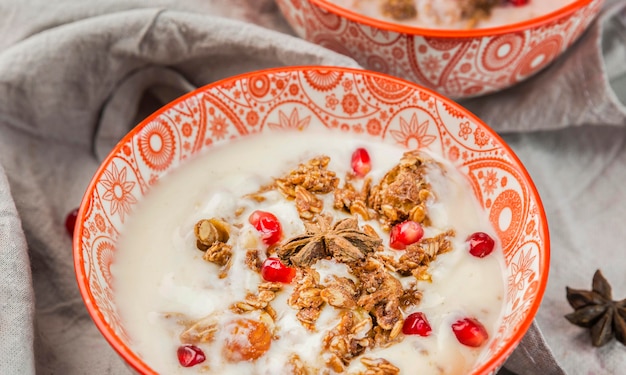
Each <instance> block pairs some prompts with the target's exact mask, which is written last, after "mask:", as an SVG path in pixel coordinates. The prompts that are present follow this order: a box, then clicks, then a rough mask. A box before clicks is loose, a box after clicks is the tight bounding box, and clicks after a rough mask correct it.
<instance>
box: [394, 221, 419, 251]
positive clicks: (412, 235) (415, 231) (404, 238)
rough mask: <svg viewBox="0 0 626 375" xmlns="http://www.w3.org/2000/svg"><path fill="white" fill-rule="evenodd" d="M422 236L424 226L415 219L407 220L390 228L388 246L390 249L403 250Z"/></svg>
mask: <svg viewBox="0 0 626 375" xmlns="http://www.w3.org/2000/svg"><path fill="white" fill-rule="evenodd" d="M423 236H424V228H422V226H421V225H420V223H418V222H416V221H411V220H407V221H404V222H402V223H400V224H397V225H396V226H394V227H393V228H391V234H390V235H389V246H390V247H391V248H392V249H396V250H404V249H406V247H407V246H409V245H411V244H413V243H416V242H417V241H419V240H421V239H422V237H423Z"/></svg>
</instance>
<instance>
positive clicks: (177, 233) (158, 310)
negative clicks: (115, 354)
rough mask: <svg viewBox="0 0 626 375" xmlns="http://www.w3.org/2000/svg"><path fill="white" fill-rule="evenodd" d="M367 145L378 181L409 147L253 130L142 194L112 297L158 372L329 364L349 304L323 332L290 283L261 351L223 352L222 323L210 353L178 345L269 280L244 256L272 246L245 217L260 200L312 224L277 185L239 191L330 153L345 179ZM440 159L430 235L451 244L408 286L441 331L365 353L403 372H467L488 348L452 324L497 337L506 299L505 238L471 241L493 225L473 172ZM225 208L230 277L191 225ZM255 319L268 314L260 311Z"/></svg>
mask: <svg viewBox="0 0 626 375" xmlns="http://www.w3.org/2000/svg"><path fill="white" fill-rule="evenodd" d="M359 147H363V148H365V149H367V150H368V151H369V154H370V155H371V159H372V170H371V172H370V173H369V174H368V176H369V177H371V178H372V180H373V181H374V182H376V181H378V180H380V179H381V178H382V177H383V176H384V175H385V173H386V172H387V171H388V170H390V169H391V168H393V167H394V166H395V165H397V164H398V161H399V160H400V159H401V158H402V155H403V153H404V152H405V151H406V150H405V149H402V148H399V147H396V146H393V145H389V144H383V143H381V142H378V141H371V140H367V139H361V138H358V137H355V136H354V135H351V136H348V135H343V134H341V133H333V134H332V136H329V134H328V133H326V132H322V131H320V132H319V133H314V132H307V134H304V135H303V134H301V133H298V132H295V133H270V134H262V135H254V136H248V137H244V138H243V139H240V140H236V141H233V142H231V143H229V144H228V146H227V147H220V146H216V147H215V148H213V149H212V150H210V152H208V153H205V154H203V155H199V156H198V157H196V158H194V159H192V160H190V161H188V162H187V163H186V164H185V165H183V166H182V167H180V168H179V169H177V170H176V171H173V172H172V173H170V174H169V175H167V176H165V177H164V178H163V179H161V180H160V181H159V183H158V184H156V186H154V187H153V188H152V189H151V191H150V192H149V193H148V194H147V195H146V196H145V197H143V198H142V200H141V201H140V202H139V203H138V204H137V206H136V207H135V209H134V212H133V213H132V214H131V216H130V217H129V218H128V221H127V224H126V225H125V227H124V229H123V232H122V234H121V235H120V238H119V242H118V249H117V251H116V255H115V257H116V259H115V261H114V263H113V265H112V267H111V272H112V274H113V277H114V285H113V286H114V291H115V304H116V306H117V307H118V310H119V313H120V316H121V318H122V322H123V325H124V327H125V329H126V331H127V333H128V335H129V337H130V339H131V341H132V342H131V347H132V348H133V349H134V350H135V351H136V352H137V353H138V355H139V356H140V357H141V358H143V359H144V360H145V361H146V363H147V364H148V365H149V366H150V367H151V368H153V369H154V370H155V371H157V372H158V373H163V374H188V373H194V372H199V373H215V374H242V373H246V374H277V373H285V371H287V370H285V369H286V368H288V367H286V366H287V365H286V364H287V360H288V359H289V358H290V357H292V356H293V355H297V357H299V358H300V359H301V360H302V362H304V363H306V364H307V365H308V366H310V367H311V368H313V369H315V371H316V372H317V371H320V372H324V371H328V372H327V373H334V372H333V371H331V370H327V368H326V366H325V364H324V352H323V339H324V336H325V334H326V333H327V331H329V330H331V329H333V327H335V326H336V325H337V323H338V322H339V320H340V312H339V311H338V309H336V308H334V307H332V306H325V307H324V308H323V309H322V312H321V315H320V317H319V318H318V319H317V321H316V324H315V330H314V331H311V330H310V329H307V328H306V327H304V326H303V325H302V324H301V322H300V321H299V320H298V318H297V316H296V313H297V311H296V310H294V309H293V308H291V307H290V306H289V305H288V303H287V300H288V298H289V296H290V295H291V292H292V291H293V285H290V284H285V286H284V289H283V290H282V291H280V292H277V293H276V298H275V299H274V300H273V301H272V302H271V306H272V308H273V309H274V310H275V312H276V319H275V321H274V323H273V324H274V332H275V335H274V337H273V339H272V342H271V346H270V348H269V350H268V351H267V352H266V353H265V354H264V355H262V356H261V357H260V358H258V359H256V360H254V361H239V362H235V363H233V362H229V361H225V360H224V358H223V356H222V355H221V353H222V352H223V351H222V346H223V345H224V344H223V343H224V340H227V337H225V335H227V333H225V332H222V331H221V330H219V329H218V331H217V332H216V334H215V339H214V340H213V341H212V342H210V343H200V344H198V346H199V347H200V348H201V349H202V350H203V351H204V352H205V353H206V361H204V362H203V363H201V364H199V365H197V366H194V367H190V368H183V367H182V366H181V365H180V364H179V362H178V360H177V356H176V350H177V348H178V347H179V346H180V345H181V342H180V340H179V335H180V334H181V331H182V328H181V326H180V324H179V322H180V320H181V319H183V320H201V319H204V318H206V317H210V318H211V319H213V320H214V321H215V322H216V324H217V326H218V327H220V326H221V325H224V324H227V322H228V321H231V320H232V319H233V318H234V317H236V316H237V315H240V314H236V313H234V312H232V311H231V309H229V307H230V306H232V305H233V304H235V303H237V302H239V301H242V300H244V299H245V298H246V295H248V294H250V293H254V292H256V291H257V287H258V285H259V283H261V282H263V280H262V278H261V277H260V275H259V274H258V273H257V272H254V271H252V270H251V269H250V268H249V267H248V266H247V265H246V262H245V255H246V251H245V249H247V248H251V247H257V248H263V244H262V243H261V242H260V241H259V238H258V233H257V231H256V230H255V229H254V228H253V226H252V225H251V224H250V223H248V221H247V220H246V219H247V218H248V216H249V214H250V213H251V212H252V211H254V210H264V211H268V212H272V213H273V214H274V215H276V217H277V218H278V219H279V220H280V223H281V225H282V230H283V232H284V237H283V238H289V237H292V236H295V235H299V234H301V233H302V232H303V231H304V227H303V224H302V220H301V219H300V218H299V215H298V211H297V210H296V208H295V207H294V204H293V202H292V201H289V200H286V199H285V198H284V197H282V196H281V195H280V193H279V192H277V191H268V192H266V193H264V194H265V199H264V200H263V201H257V200H253V199H245V198H242V197H244V196H246V195H248V194H251V193H255V192H257V191H259V189H260V188H261V187H262V186H266V185H268V184H270V183H272V181H273V179H274V178H279V177H281V176H284V175H285V174H287V173H289V172H290V171H291V170H293V169H295V168H296V167H297V166H298V164H300V163H304V162H306V161H307V160H309V159H311V158H313V157H316V156H319V155H327V156H329V157H330V163H329V165H328V169H329V170H332V171H335V172H336V175H337V177H339V178H340V179H341V182H340V183H339V185H340V186H341V185H342V184H343V180H344V176H346V174H347V173H349V172H350V170H351V167H350V160H351V155H352V152H353V151H354V150H355V149H357V148H359ZM429 155H431V156H432V157H434V158H435V159H436V160H437V161H438V162H440V163H441V165H442V166H443V172H441V173H437V172H435V173H431V174H429V175H428V177H427V178H428V181H429V183H430V184H431V186H432V191H433V192H435V194H436V198H437V199H436V200H435V201H433V202H431V203H430V204H429V206H428V212H429V217H430V220H431V225H429V226H427V227H425V228H424V230H425V234H424V237H429V236H433V235H436V234H437V233H441V232H444V231H446V230H449V229H453V230H454V231H455V232H456V235H455V236H454V237H453V238H452V239H451V242H452V250H451V251H450V252H447V253H445V254H441V255H439V256H438V257H437V258H436V260H435V261H433V262H432V263H431V264H430V266H429V273H430V275H431V278H432V281H417V280H415V278H414V277H412V276H408V277H402V278H400V282H401V283H402V284H403V285H405V286H406V285H409V284H410V283H416V285H417V288H418V289H419V290H420V291H421V292H422V298H421V302H420V303H419V304H418V305H417V306H414V307H411V308H410V309H409V310H408V311H403V313H404V314H409V313H411V312H413V311H420V312H423V313H424V314H426V315H427V316H428V319H429V322H430V325H431V326H432V333H431V334H430V335H429V336H427V337H422V336H415V335H404V336H403V337H402V340H401V341H400V342H399V343H396V344H394V345H391V346H388V347H375V348H373V349H371V350H368V351H366V352H365V353H364V354H363V355H362V356H363V357H369V358H385V359H386V360H388V361H389V362H391V363H392V364H393V365H394V366H396V367H398V368H399V369H400V373H402V374H421V375H428V374H466V373H468V372H469V371H471V369H472V368H473V366H474V364H475V363H476V361H478V360H479V358H480V356H481V353H482V349H484V348H485V347H487V346H488V344H489V343H486V344H485V345H483V346H482V347H481V348H470V347H467V346H464V345H461V344H460V343H459V342H458V341H457V339H456V337H455V336H454V333H453V332H452V330H451V328H450V326H451V324H452V323H454V322H455V321H456V320H457V319H460V318H463V317H467V316H471V317H474V318H476V319H478V320H479V321H480V322H482V323H483V325H484V326H485V327H486V329H487V331H488V332H489V333H490V336H491V335H493V333H494V330H495V329H496V327H497V326H498V325H499V322H500V319H501V313H502V306H503V304H504V302H503V298H504V293H505V292H504V290H505V287H504V285H505V281H504V279H503V268H504V259H503V255H502V251H501V249H500V247H499V245H497V246H496V250H495V251H494V252H493V253H492V254H490V255H489V256H487V257H485V258H476V257H473V256H471V255H470V254H469V253H468V251H467V244H466V242H465V239H466V238H467V237H468V236H469V235H470V234H472V233H474V232H478V231H481V232H487V233H489V234H491V235H492V236H493V237H494V238H495V235H493V233H494V231H493V229H492V228H491V225H490V223H489V221H488V218H487V214H486V213H485V212H484V211H483V210H482V208H481V207H480V206H479V204H478V202H477V201H476V199H475V197H474V196H473V192H472V189H471V187H470V186H469V183H468V182H467V181H466V179H465V178H464V177H463V176H462V175H461V174H460V173H459V172H458V171H457V170H456V169H455V167H454V166H452V165H451V164H448V163H447V162H446V161H444V160H443V159H439V158H438V157H437V156H436V155H435V154H429ZM332 199H333V198H332V193H331V194H327V196H325V197H323V200H324V211H325V212H330V213H333V215H336V217H337V218H345V217H348V216H349V215H348V214H345V213H339V212H334V211H333V204H332ZM211 217H219V218H221V219H222V220H224V221H225V222H228V223H231V224H233V223H234V224H235V225H233V226H231V228H232V232H231V236H230V240H229V243H231V244H232V245H233V256H232V263H231V266H230V269H229V270H228V273H227V277H224V278H220V277H219V273H220V272H219V271H220V267H218V266H217V265H216V264H213V263H210V262H207V261H205V260H203V259H202V256H203V253H202V251H200V250H198V249H197V248H196V239H195V237H194V225H195V223H196V222H198V221H199V220H201V219H206V218H211ZM359 223H360V224H364V223H367V224H370V225H371V226H372V227H373V228H374V229H376V231H377V232H378V233H379V235H380V237H381V239H382V242H383V245H384V246H385V250H384V251H385V252H388V253H389V254H390V255H391V256H398V254H399V253H401V252H399V251H396V250H391V249H389V247H388V245H389V234H388V233H387V232H385V231H384V230H383V229H382V228H381V226H380V225H379V224H378V223H377V222H376V221H375V220H371V222H366V221H364V220H362V219H361V220H360V221H359ZM313 268H314V269H315V270H317V272H318V273H319V275H320V279H321V280H327V279H328V278H330V277H331V275H340V276H348V277H350V275H349V272H347V271H346V267H345V265H344V264H341V263H337V262H334V261H332V260H320V261H318V262H317V263H316V264H315V265H314V266H313ZM245 317H246V318H250V319H261V317H260V315H259V312H258V311H253V312H250V313H247V314H245ZM364 370H365V367H364V365H363V364H362V363H361V362H360V361H359V358H356V359H354V360H352V361H351V362H350V363H349V365H348V366H347V367H346V371H345V372H344V373H347V374H358V373H360V372H362V371H364Z"/></svg>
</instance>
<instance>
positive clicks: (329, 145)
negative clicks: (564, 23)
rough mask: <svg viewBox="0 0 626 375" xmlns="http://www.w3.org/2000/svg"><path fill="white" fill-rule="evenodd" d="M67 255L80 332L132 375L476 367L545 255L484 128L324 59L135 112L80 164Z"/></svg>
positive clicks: (526, 204) (540, 284) (498, 354)
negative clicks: (82, 185)
mask: <svg viewBox="0 0 626 375" xmlns="http://www.w3.org/2000/svg"><path fill="white" fill-rule="evenodd" d="M268 160H269V161H268ZM318 188H319V189H320V190H317V189H318ZM483 232H486V233H483ZM74 246H75V260H76V272H77V279H78V282H79V286H80V289H81V293H82V295H83V297H84V298H85V302H86V305H87V307H88V310H89V312H90V313H91V315H92V317H93V319H94V321H95V323H96V325H97V326H98V327H99V329H100V330H101V331H102V333H103V334H104V336H105V337H106V338H107V340H109V342H110V343H111V345H112V346H113V347H114V348H115V349H116V350H117V351H118V352H119V353H120V354H121V355H122V357H123V358H124V359H125V360H127V361H128V363H129V364H130V365H131V366H132V367H133V368H135V369H136V370H138V371H139V372H141V373H145V374H152V373H155V372H165V373H176V372H177V371H180V373H185V372H189V371H193V370H200V371H205V372H209V373H226V372H227V371H229V370H231V371H233V372H241V371H243V372H248V371H252V368H254V367H255V366H257V368H265V369H274V370H275V371H281V370H282V369H284V368H291V369H293V371H294V372H295V373H298V372H297V371H298V369H302V368H303V367H308V368H310V369H313V370H312V371H314V372H316V371H318V370H319V371H323V370H325V369H327V368H328V369H330V371H334V372H339V371H346V373H359V371H361V372H365V371H367V370H368V369H370V370H375V369H378V370H380V369H387V370H389V371H396V369H398V370H399V369H400V368H403V369H406V368H407V366H416V365H417V364H420V363H421V364H422V365H420V371H422V372H421V373H424V372H425V373H428V372H427V371H429V370H428V366H429V363H433V364H434V366H435V367H436V368H438V369H441V368H444V369H445V371H446V372H447V373H455V371H456V373H471V374H487V373H490V372H492V371H495V370H496V369H497V368H498V367H499V366H500V365H501V364H502V363H503V362H504V360H505V359H506V358H507V356H508V355H509V354H510V353H511V352H512V350H513V349H514V348H515V346H516V345H517V343H518V342H519V341H520V340H521V338H522V336H523V335H524V333H525V331H526V330H527V329H528V327H529V325H530V323H531V322H532V319H533V317H534V314H535V313H536V310H537V308H538V305H539V303H540V300H541V297H542V294H543V290H544V288H545V283H546V280H547V266H548V259H549V255H548V254H549V251H548V238H547V227H546V222H545V217H544V214H543V209H542V207H541V203H540V201H539V198H538V196H537V194H536V191H535V189H534V187H533V185H532V182H531V181H530V179H529V177H528V175H527V174H526V172H525V170H524V168H523V167H522V166H521V164H520V163H519V161H518V160H517V159H516V157H515V156H514V155H513V153H512V152H511V151H510V149H508V147H507V146H506V145H504V144H503V143H502V141H501V140H500V139H499V138H498V136H497V135H496V134H495V133H494V132H493V131H491V130H490V129H489V128H488V127H487V126H486V125H484V124H482V123H481V122H480V121H479V120H478V119H476V118H475V117H474V116H472V115H471V114H470V113H468V112H467V111H466V110H464V109H463V108H461V107H459V106H458V105H457V104H455V103H454V102H452V101H450V100H448V99H445V98H442V97H440V96H439V95H438V94H435V93H434V92H431V91H429V90H427V89H423V88H420V87H418V86H416V85H414V84H411V83H408V82H406V81H402V80H399V79H396V78H392V77H388V76H384V75H380V74H378V73H373V72H368V71H360V70H350V69H342V68H332V67H298V68H280V69H274V70H267V71H261V72H254V73H250V74H247V75H243V76H239V77H234V78H231V79H226V80H224V81H221V82H218V83H215V84H212V85H209V86H206V87H204V88H202V89H199V90H197V91H195V92H193V93H191V94H189V95H187V96H185V97H183V98H181V99H179V100H177V101H175V102H174V103H172V104H170V105H168V106H166V107H165V108H164V109H162V110H161V111H159V112H157V113H156V114H155V115H153V116H151V117H150V118H148V119H146V120H145V121H144V122H142V123H141V124H140V125H139V126H138V127H137V128H136V129H134V130H133V131H132V132H131V133H130V134H129V135H128V136H127V137H126V138H125V139H124V140H122V141H121V143H120V144H119V145H118V146H116V148H115V149H114V150H113V151H112V152H111V154H110V156H109V157H108V158H107V159H106V160H105V162H104V163H103V164H102V166H101V168H100V169H99V171H98V172H97V173H96V176H95V177H94V179H93V181H92V183H91V185H90V187H89V188H88V191H87V193H86V195H85V198H84V200H83V204H82V205H81V208H80V210H79V215H78V226H77V230H76V235H75V241H74ZM268 259H269V260H268ZM422 335H424V336H422ZM406 358H411V361H410V364H407V363H406ZM170 366H173V367H170ZM421 366H423V368H422V367H421ZM411 368H413V367H411ZM431 370H432V369H431ZM433 371H435V370H433ZM434 373H436V372H434Z"/></svg>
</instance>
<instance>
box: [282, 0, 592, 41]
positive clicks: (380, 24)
mask: <svg viewBox="0 0 626 375" xmlns="http://www.w3.org/2000/svg"><path fill="white" fill-rule="evenodd" d="M285 1H288V0H285ZM302 1H308V2H309V3H311V4H313V5H315V6H317V7H319V8H321V9H324V10H325V11H327V12H329V13H332V14H335V15H337V16H340V17H344V18H346V19H348V20H350V21H353V22H356V23H360V24H364V25H367V26H370V27H373V28H377V29H381V30H385V31H392V32H396V33H399V34H408V35H415V36H427V37H439V38H479V37H487V36H497V35H502V34H507V33H514V32H519V31H523V30H527V29H533V28H537V27H539V26H542V25H545V24H548V23H550V22H553V21H556V20H558V19H561V18H565V17H567V16H569V15H570V14H572V13H574V12H575V11H577V10H578V9H581V8H583V7H585V6H587V5H588V4H590V3H592V2H593V1H596V0H574V1H572V2H571V3H570V4H567V5H566V6H564V7H561V8H559V9H557V10H554V11H552V12H550V13H547V14H544V15H542V16H539V17H534V18H530V19H528V20H525V21H521V22H516V23H512V24H506V25H502V26H496V27H487V28H480V29H462V30H458V29H431V28H425V27H417V26H409V25H404V24H399V23H394V22H389V21H385V20H382V19H377V18H374V17H369V16H366V15H364V14H362V13H358V12H355V11H353V10H350V9H348V8H344V7H342V6H340V5H337V4H335V3H332V2H330V1H329V0H302ZM536 1H549V0H536ZM600 1H604V0H600Z"/></svg>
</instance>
